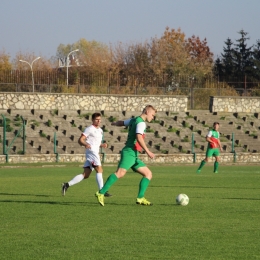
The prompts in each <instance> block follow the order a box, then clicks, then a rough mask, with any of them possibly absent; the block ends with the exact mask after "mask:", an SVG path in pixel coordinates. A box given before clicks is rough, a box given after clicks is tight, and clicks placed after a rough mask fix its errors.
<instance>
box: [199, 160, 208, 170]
mask: <svg viewBox="0 0 260 260" xmlns="http://www.w3.org/2000/svg"><path fill="white" fill-rule="evenodd" d="M205 164H206V162H205V161H204V160H203V161H201V163H200V167H199V169H198V170H199V171H200V170H201V169H202V167H203V166H204V165H205Z"/></svg>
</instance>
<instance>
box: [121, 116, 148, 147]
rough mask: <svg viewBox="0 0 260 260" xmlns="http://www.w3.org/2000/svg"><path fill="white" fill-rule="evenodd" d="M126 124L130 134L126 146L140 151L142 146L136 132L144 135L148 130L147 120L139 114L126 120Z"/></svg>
mask: <svg viewBox="0 0 260 260" xmlns="http://www.w3.org/2000/svg"><path fill="white" fill-rule="evenodd" d="M124 125H125V126H128V136H127V140H126V144H125V147H128V148H132V149H135V150H137V151H140V150H141V149H140V148H141V147H140V145H139V143H138V142H137V141H136V134H137V133H138V134H141V135H142V136H143V137H144V133H145V132H146V124H145V121H144V120H143V119H142V118H141V117H140V116H138V117H135V118H132V119H130V120H125V121H124Z"/></svg>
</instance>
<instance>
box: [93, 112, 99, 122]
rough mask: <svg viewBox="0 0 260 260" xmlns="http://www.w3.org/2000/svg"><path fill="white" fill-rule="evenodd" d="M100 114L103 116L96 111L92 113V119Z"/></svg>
mask: <svg viewBox="0 0 260 260" xmlns="http://www.w3.org/2000/svg"><path fill="white" fill-rule="evenodd" d="M99 116H101V114H100V113H94V114H92V120H94V119H96V117H99Z"/></svg>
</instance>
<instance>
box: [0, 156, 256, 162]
mask: <svg viewBox="0 0 260 260" xmlns="http://www.w3.org/2000/svg"><path fill="white" fill-rule="evenodd" d="M101 158H102V155H101ZM140 158H141V159H142V160H143V161H144V162H145V163H147V164H194V155H193V154H156V156H155V159H153V160H151V159H149V158H148V156H147V155H145V154H141V155H140ZM204 158H205V153H200V154H196V157H195V159H196V161H195V163H196V164H198V163H200V162H201V160H203V159H204ZM220 158H221V163H225V164H230V163H234V162H236V163H238V164H239V163H244V164H247V163H259V162H260V153H238V154H236V158H234V154H233V153H222V154H221V156H220ZM119 159H120V155H119V154H106V155H105V158H104V163H111V164H117V163H118V161H119ZM234 159H235V161H234ZM84 161H85V155H84V154H60V155H59V160H58V162H59V163H73V162H77V163H82V164H83V162H84ZM5 162H6V156H5V155H0V164H5ZM39 162H40V163H55V162H56V155H55V154H36V155H33V156H32V155H9V163H39ZM213 162H214V160H213V159H210V161H209V163H213Z"/></svg>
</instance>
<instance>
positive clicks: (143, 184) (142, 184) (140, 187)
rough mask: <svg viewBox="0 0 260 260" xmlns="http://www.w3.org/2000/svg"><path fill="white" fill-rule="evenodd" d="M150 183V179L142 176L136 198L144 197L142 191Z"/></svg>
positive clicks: (143, 191)
mask: <svg viewBox="0 0 260 260" xmlns="http://www.w3.org/2000/svg"><path fill="white" fill-rule="evenodd" d="M149 183H150V180H149V179H147V178H145V177H143V178H142V179H141V181H140V184H139V192H138V196H137V198H139V199H140V198H143V197H144V193H145V191H146V189H147V188H148V185H149Z"/></svg>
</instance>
